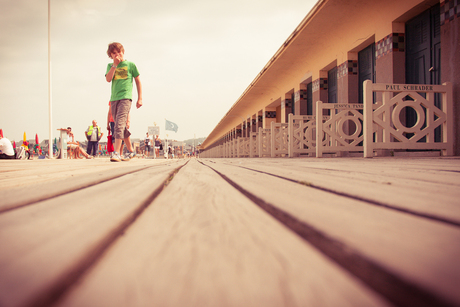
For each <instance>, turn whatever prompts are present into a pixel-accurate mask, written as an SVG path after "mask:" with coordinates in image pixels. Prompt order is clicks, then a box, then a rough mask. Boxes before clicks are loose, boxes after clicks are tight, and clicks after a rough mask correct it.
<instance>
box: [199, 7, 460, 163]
mask: <svg viewBox="0 0 460 307" xmlns="http://www.w3.org/2000/svg"><path fill="white" fill-rule="evenodd" d="M459 17H460V1H458V0H445V1H439V0H434V1H421V0H404V1H400V0H399V1H396V0H387V1H384V2H382V1H364V0H320V1H318V2H317V3H316V5H315V6H314V7H313V9H312V10H311V11H310V12H309V13H308V15H307V16H306V17H305V18H304V20H302V22H301V23H300V25H299V26H298V27H297V28H296V29H295V30H294V32H293V33H292V34H291V35H290V36H289V37H288V39H287V40H286V41H285V43H284V44H283V45H282V47H281V48H280V49H279V50H278V51H277V53H276V54H275V55H274V56H273V57H272V59H271V60H270V61H269V63H267V65H266V66H265V67H264V68H263V69H262V71H261V72H260V74H259V75H258V76H257V77H256V78H255V79H254V81H253V82H252V83H251V84H250V85H249V86H248V88H247V89H246V90H245V92H244V93H243V94H242V95H241V97H240V98H239V99H238V101H236V102H235V104H234V105H233V106H232V107H231V109H230V110H229V111H228V112H227V114H226V116H224V118H222V120H221V121H220V122H219V123H218V125H217V126H216V127H215V128H214V130H213V131H212V132H211V133H210V135H209V136H208V137H207V138H206V140H205V141H204V142H203V144H202V150H204V151H206V150H207V149H210V148H213V147H215V146H218V145H220V144H223V143H224V142H226V141H228V140H229V139H233V138H236V137H239V136H249V132H255V131H257V129H258V128H259V127H262V128H269V127H270V125H271V122H276V123H287V122H288V116H289V114H294V115H315V112H316V110H315V108H316V101H322V102H323V103H341V104H345V103H349V104H356V103H363V82H364V81H365V80H371V81H372V82H373V83H388V84H423V85H436V84H443V83H444V82H450V83H452V97H453V113H454V114H453V122H454V128H453V130H454V133H453V143H454V154H455V155H460V149H459V146H460V123H459V122H460V71H459V68H460V56H459V55H460V24H459ZM376 99H378V97H376ZM404 117H405V118H404V119H403V121H404V122H405V123H406V125H407V126H409V127H410V126H412V125H414V124H415V122H416V121H417V114H415V113H414V112H413V111H412V110H410V108H407V110H406V111H405V113H404ZM439 133H440V132H439ZM439 133H438V134H439ZM437 137H440V136H437Z"/></svg>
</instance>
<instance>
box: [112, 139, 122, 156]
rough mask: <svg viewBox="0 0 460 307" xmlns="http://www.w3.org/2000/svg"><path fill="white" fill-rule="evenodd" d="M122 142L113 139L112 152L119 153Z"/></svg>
mask: <svg viewBox="0 0 460 307" xmlns="http://www.w3.org/2000/svg"><path fill="white" fill-rule="evenodd" d="M122 141H123V140H122V139H115V145H114V146H113V150H114V151H116V152H118V153H120V150H121V142H122Z"/></svg>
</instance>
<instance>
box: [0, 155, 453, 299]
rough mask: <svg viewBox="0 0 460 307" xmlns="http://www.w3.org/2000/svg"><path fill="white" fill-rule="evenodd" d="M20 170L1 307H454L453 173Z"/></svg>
mask: <svg viewBox="0 0 460 307" xmlns="http://www.w3.org/2000/svg"><path fill="white" fill-rule="evenodd" d="M2 162H3V161H2ZM24 162H32V163H29V165H27V164H25V163H24V164H22V163H21V164H16V166H14V164H5V163H0V183H2V184H3V183H4V184H6V185H8V184H11V185H13V182H14V181H16V182H17V178H16V177H15V176H10V175H11V174H12V173H14V172H16V173H17V174H19V175H18V177H21V176H25V177H27V176H26V174H28V175H32V176H35V177H34V179H35V180H34V183H30V182H29V183H28V184H21V186H17V187H15V188H8V189H2V188H0V247H1V248H0V306H2V307H3V306H38V305H46V306H48V305H58V306H381V305H391V304H396V305H401V306H408V305H412V306H460V293H458V284H460V264H459V261H458V259H460V244H459V242H460V225H459V224H458V223H457V221H458V220H459V219H458V216H460V213H459V211H460V208H459V207H460V206H459V203H460V202H459V201H458V196H459V194H458V193H459V192H458V191H459V190H460V189H459V187H458V186H459V185H460V159H456V158H450V159H445V158H430V159H423V158H422V159H419V158H417V159H411V158H390V157H389V158H381V159H372V160H366V159H362V158H360V159H355V158H338V159H322V160H319V159H311V158H310V159H200V160H195V159H191V160H189V161H188V162H187V161H184V160H157V161H153V160H144V161H142V160H140V159H139V160H138V159H133V160H131V161H130V162H127V163H110V162H108V160H101V161H98V159H96V160H86V161H85V160H83V161H82V160H80V161H76V162H72V161H67V162H63V163H61V162H60V161H59V162H58V161H48V162H47V163H43V162H40V163H39V162H38V161H24ZM73 163H74V164H73ZM39 164H40V165H39ZM5 165H6V166H7V168H8V167H9V169H8V171H9V173H10V174H9V175H8V176H10V177H8V178H7V177H5V176H4V174H3V172H2V171H3V170H4V169H6V168H4V166H5ZM23 165H25V166H26V167H25V168H24V169H23V170H21V168H22V166H23ZM18 166H20V167H18ZM15 167H16V168H15ZM44 167H45V168H46V169H49V170H50V173H48V174H47V175H46V176H42V175H40V174H41V173H43V169H44ZM66 168H68V170H66ZM72 175H74V176H72ZM25 177H24V178H25ZM41 180H43V181H41ZM47 189H49V190H50V192H46V193H44V192H43V190H45V191H46V190H47ZM12 190H14V191H16V192H15V193H16V194H14V193H12V192H11V191H12ZM28 191H32V193H30V192H29V193H28V194H29V195H28V196H27V197H25V196H24V197H23V198H22V200H21V202H17V201H16V202H14V201H11V200H10V201H9V204H8V207H6V206H4V205H3V199H5V197H4V196H5V195H7V196H8V197H10V198H11V196H12V195H14V197H13V198H20V195H21V193H22V194H27V192H28ZM431 194H438V196H439V197H436V195H431ZM37 195H38V196H40V197H37ZM43 195H45V196H43ZM43 197H44V198H43ZM24 199H25V200H24ZM40 199H42V200H40ZM2 207H3V208H7V209H4V210H3V212H1V208H2Z"/></svg>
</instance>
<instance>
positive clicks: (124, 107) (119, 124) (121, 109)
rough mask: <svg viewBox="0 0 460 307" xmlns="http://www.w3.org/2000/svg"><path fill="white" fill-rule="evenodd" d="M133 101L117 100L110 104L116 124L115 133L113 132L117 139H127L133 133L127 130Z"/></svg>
mask: <svg viewBox="0 0 460 307" xmlns="http://www.w3.org/2000/svg"><path fill="white" fill-rule="evenodd" d="M131 103H132V100H131V99H122V100H115V101H112V102H111V103H110V108H111V111H112V117H113V120H114V122H115V129H114V130H115V131H113V132H112V134H113V136H114V137H115V139H116V140H117V139H126V138H128V137H129V136H130V135H131V133H130V132H129V131H128V129H127V128H126V121H127V120H128V114H129V111H130V110H131Z"/></svg>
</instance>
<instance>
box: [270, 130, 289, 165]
mask: <svg viewBox="0 0 460 307" xmlns="http://www.w3.org/2000/svg"><path fill="white" fill-rule="evenodd" d="M270 126H271V127H270V134H271V140H270V156H271V157H272V158H274V157H276V156H280V157H282V156H283V155H284V156H287V155H288V153H289V143H288V132H289V124H282V123H275V122H271V125H270Z"/></svg>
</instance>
